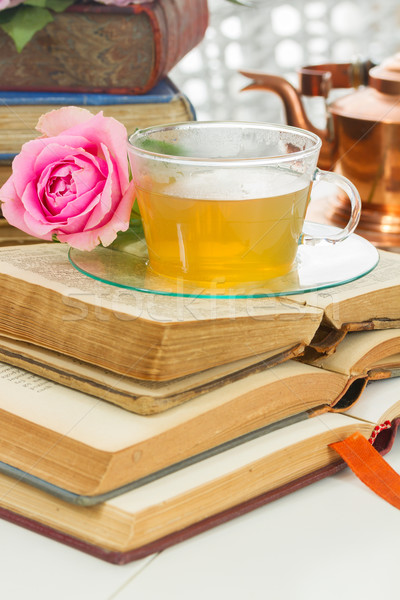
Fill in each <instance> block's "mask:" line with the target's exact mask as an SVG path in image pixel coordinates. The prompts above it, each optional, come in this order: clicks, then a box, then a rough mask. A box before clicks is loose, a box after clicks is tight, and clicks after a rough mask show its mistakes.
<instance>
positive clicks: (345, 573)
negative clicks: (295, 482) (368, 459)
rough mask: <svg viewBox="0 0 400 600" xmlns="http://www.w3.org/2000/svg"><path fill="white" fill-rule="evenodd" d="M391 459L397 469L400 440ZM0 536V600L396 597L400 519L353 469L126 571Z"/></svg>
mask: <svg viewBox="0 0 400 600" xmlns="http://www.w3.org/2000/svg"><path fill="white" fill-rule="evenodd" d="M399 396H400V379H399ZM386 459H387V461H388V462H389V463H390V464H391V465H392V466H393V467H394V468H395V469H396V470H397V471H398V472H400V436H398V439H397V441H396V442H395V444H394V446H393V448H392V450H391V452H390V453H389V454H388V455H387V457H386ZM0 539H1V544H0V565H1V566H0V598H1V599H2V600H23V599H24V600H25V599H29V600H67V599H68V600H114V599H117V600H154V599H162V600H180V599H185V600H200V599H201V600H203V599H207V600H210V599H211V600H214V599H215V600H224V599H225V598H229V599H230V600H236V599H237V600H244V599H246V600H247V599H257V600H258V599H271V600H297V599H303V598H304V599H305V600H306V599H307V600H317V599H318V600H343V599H345V600H347V599H351V600H356V599H358V598H375V597H380V596H382V594H384V595H385V596H388V595H389V596H392V597H393V598H397V597H399V594H400V592H399V589H400V588H399V583H398V581H397V574H398V570H399V558H400V557H399V549H398V547H399V540H400V514H399V512H398V511H397V510H396V509H395V508H393V507H392V506H390V505H389V504H386V503H385V502H384V501H383V500H381V499H380V498H378V497H377V496H375V495H374V494H373V493H372V492H371V491H370V490H369V489H367V488H366V487H365V486H364V485H363V484H362V483H361V482H360V481H359V480H358V479H357V478H356V477H355V475H353V474H352V473H351V472H350V471H349V470H348V469H347V470H346V471H343V472H341V473H339V474H336V475H334V476H332V477H329V478H327V479H324V480H322V481H320V482H318V483H315V484H312V485H311V486H309V487H307V488H305V489H303V490H300V491H298V492H295V493H294V494H292V495H290V496H287V497H285V498H282V499H280V500H278V501H276V502H274V503H271V504H269V505H267V506H264V507H262V508H259V509H257V510H255V511H253V512H251V513H249V514H247V515H244V516H242V517H240V518H238V519H235V520H234V521H231V522H229V523H226V524H224V525H221V526H219V527H217V528H215V529H213V530H211V531H208V532H205V533H203V534H201V535H199V536H197V537H195V538H192V539H190V540H187V541H186V542H183V543H181V544H179V545H176V546H173V547H172V548H170V549H168V550H165V551H163V552H161V553H160V554H155V555H152V556H150V557H148V558H146V559H143V560H140V561H137V562H134V563H130V564H129V565H125V566H117V565H111V564H108V563H106V562H104V561H101V560H99V559H97V558H93V557H91V556H88V555H86V554H84V553H82V552H79V551H78V550H75V549H73V548H69V547H67V546H64V545H62V544H60V543H57V542H55V541H52V540H50V539H47V538H45V537H42V536H40V535H38V534H35V533H32V532H30V531H27V530H25V529H23V528H21V527H18V526H17V525H14V524H11V523H8V522H5V521H0Z"/></svg>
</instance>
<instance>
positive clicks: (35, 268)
mask: <svg viewBox="0 0 400 600" xmlns="http://www.w3.org/2000/svg"><path fill="white" fill-rule="evenodd" d="M67 253H68V248H67V247H65V246H63V245H61V244H37V245H33V246H29V247H23V246H21V247H9V248H1V249H0V287H1V291H2V293H1V294H0V335H1V336H3V337H4V338H11V339H13V340H19V341H20V342H25V343H26V344H30V345H33V346H36V347H37V352H38V353H40V350H39V349H40V348H43V349H45V350H46V351H51V352H49V353H48V354H47V355H46V356H45V357H44V358H43V359H40V358H38V356H36V357H33V356H29V355H27V356H26V360H25V359H23V355H24V353H27V354H28V350H27V349H28V346H26V347H25V348H24V349H23V350H21V352H20V354H21V357H22V358H21V361H22V362H21V363H15V364H19V366H24V368H28V369H30V367H29V362H30V361H31V363H32V365H33V363H34V362H35V361H36V362H38V363H40V362H41V363H42V367H41V368H42V371H39V370H38V371H35V372H37V373H39V374H41V375H44V376H49V377H52V375H51V373H50V372H51V370H52V367H53V373H55V372H56V371H57V369H58V370H61V371H62V370H64V371H65V375H64V374H59V375H57V377H59V379H57V377H56V375H54V378H56V380H58V381H60V382H62V383H67V384H68V385H69V384H71V385H73V386H74V387H78V388H79V385H80V384H79V381H82V380H84V379H85V378H86V383H85V386H86V385H89V384H87V380H88V379H90V377H88V376H87V371H85V374H84V373H83V372H82V371H79V369H80V368H81V367H78V366H76V364H77V363H75V365H74V364H73V361H70V362H69V363H68V366H66V362H67V361H65V362H64V363H63V366H62V367H60V363H57V364H53V365H52V364H51V363H52V360H53V359H52V356H54V357H55V358H54V360H56V359H57V360H59V358H60V355H64V356H66V357H69V358H71V359H75V360H76V361H82V363H85V364H86V365H92V366H93V367H96V368H97V369H104V370H106V371H108V372H111V373H114V374H117V375H118V376H123V377H128V378H132V379H136V380H145V381H149V382H166V381H171V380H177V379H178V378H183V377H186V376H188V375H191V374H194V373H198V372H206V371H208V370H210V369H214V368H215V367H219V366H221V365H228V364H229V363H234V362H236V361H241V360H243V359H246V360H249V361H250V363H252V364H253V365H254V364H257V363H259V362H260V358H261V361H262V360H267V361H271V364H275V363H277V362H279V361H280V360H287V359H288V358H292V357H295V356H299V355H300V354H302V353H303V351H304V349H305V347H306V346H308V349H307V351H306V352H305V359H306V360H313V361H314V360H315V358H316V356H315V355H316V354H317V355H318V356H323V355H324V354H331V353H333V352H334V351H335V349H336V347H337V344H338V342H339V340H343V339H344V338H345V335H347V333H348V332H350V331H352V330H355V331H357V330H360V331H362V330H365V329H366V330H368V329H389V328H394V327H399V325H400V294H399V286H400V276H399V275H398V273H399V269H398V267H399V265H400V256H398V255H396V254H390V253H387V252H382V253H381V254H380V261H379V264H378V266H377V267H376V268H375V269H374V270H373V271H372V272H371V273H369V274H368V275H365V276H364V277H362V278H361V279H359V280H356V281H353V282H351V283H348V284H345V285H343V286H338V287H336V288H329V289H327V290H321V291H320V292H312V293H309V294H301V295H295V296H290V297H277V298H256V297H252V298H246V299H238V298H227V299H222V298H214V299H212V298H201V296H197V297H189V298H185V297H173V296H171V297H168V296H163V295H156V294H143V293H140V292H135V291H133V290H125V289H122V288H115V287H113V286H108V285H107V284H103V283H101V282H99V281H94V280H92V279H91V278H89V277H86V276H84V275H82V274H81V273H79V272H78V271H77V270H75V269H74V267H73V266H72V265H71V264H70V263H69V261H68V256H67ZM327 328H329V331H330V337H331V342H332V343H331V346H330V347H329V351H328V346H327V344H325V350H326V352H324V353H321V352H317V351H316V342H315V340H317V339H319V338H320V336H319V333H320V331H321V329H322V330H323V331H324V333H323V335H324V336H325V340H327V338H328V337H329V335H328V336H326V335H325V330H326V329H327ZM318 343H319V342H318ZM310 348H312V350H311V352H312V353H313V356H310V352H309V351H308V350H309V349H310ZM11 353H12V351H11ZM17 353H18V351H17ZM51 353H57V355H56V354H53V355H52V354H51ZM3 354H4V353H3ZM4 356H5V355H4ZM5 360H7V359H5ZM23 360H25V364H22V363H23ZM35 368H36V367H35ZM37 368H38V369H39V366H38V367H37ZM238 368H239V367H238ZM32 369H33V367H32ZM82 369H83V367H82ZM74 370H75V371H76V377H75V375H74ZM228 371H229V367H228ZM93 373H94V371H93ZM209 376H211V378H213V377H214V375H212V374H211V375H210V372H209V373H208V374H207V375H206V377H209ZM74 377H75V382H74V383H73V379H74ZM96 378H97V380H96ZM216 378H217V379H218V375H217V377H216ZM92 381H93V385H95V386H96V385H97V386H98V390H100V385H102V384H104V381H103V382H101V381H100V380H99V379H98V371H97V375H96V374H95V375H93V376H92ZM132 383H133V382H132ZM203 383H206V382H205V381H204V380H203ZM82 385H83V384H82ZM90 385H92V384H90ZM115 385H116V382H115V379H114V382H111V381H110V384H109V385H108V384H107V383H106V384H105V386H106V387H110V386H112V387H114V386H115ZM189 387H190V386H189ZM79 389H84V391H87V392H90V393H93V392H94V393H98V394H99V395H100V396H101V395H102V394H101V392H100V391H98V392H96V391H95V390H93V391H92V389H89V387H82V388H79ZM181 389H182V388H181ZM104 396H105V394H103V396H102V397H104ZM111 396H113V397H111ZM117 396H118V394H111V393H110V394H109V395H108V397H107V398H106V399H108V400H111V401H113V402H114V401H116V400H117ZM185 399H188V396H186V398H185V396H184V395H183V396H182V397H181V400H182V401H183V400H185ZM175 400H176V402H175ZM175 400H174V402H175V403H177V402H178V401H179V400H178V399H177V398H175ZM126 407H128V406H126ZM165 407H168V406H167V405H166V406H165ZM131 408H132V409H133V408H134V407H133V403H131ZM158 408H159V407H158ZM154 410H155V408H154V403H152V402H150V408H149V412H154ZM141 412H143V413H145V412H146V408H145V407H143V406H142V408H141Z"/></svg>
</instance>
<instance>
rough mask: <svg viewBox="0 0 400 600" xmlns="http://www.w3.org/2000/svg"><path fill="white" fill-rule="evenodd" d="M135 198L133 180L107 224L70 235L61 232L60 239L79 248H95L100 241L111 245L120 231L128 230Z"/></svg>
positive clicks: (105, 244)
mask: <svg viewBox="0 0 400 600" xmlns="http://www.w3.org/2000/svg"><path fill="white" fill-rule="evenodd" d="M134 199H135V194H134V186H133V182H131V183H130V185H129V186H128V188H127V190H126V192H125V194H124V195H123V197H122V198H121V202H120V203H119V205H118V206H117V207H116V209H115V211H114V213H113V215H112V216H111V219H110V220H109V221H108V222H107V223H106V224H105V225H103V226H102V227H100V228H96V229H92V230H90V231H83V232H80V233H73V234H69V235H64V234H59V235H58V239H59V240H60V242H66V243H68V244H69V245H70V246H73V247H74V248H78V249H79V250H93V248H95V247H96V246H97V245H98V244H99V243H102V244H103V245H104V246H109V245H110V244H111V243H112V242H113V241H114V240H115V238H116V237H117V233H118V231H126V230H127V229H128V227H129V219H130V214H131V210H132V206H133V201H134Z"/></svg>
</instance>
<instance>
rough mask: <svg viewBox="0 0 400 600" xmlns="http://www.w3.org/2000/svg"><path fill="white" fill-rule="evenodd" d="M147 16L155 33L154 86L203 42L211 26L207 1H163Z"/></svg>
mask: <svg viewBox="0 0 400 600" xmlns="http://www.w3.org/2000/svg"><path fill="white" fill-rule="evenodd" d="M148 16H149V18H150V20H152V22H153V28H154V32H155V35H154V39H155V53H156V60H155V63H156V64H155V68H154V71H153V75H152V82H153V83H154V82H155V81H157V80H158V79H159V78H160V77H162V75H163V74H164V75H165V74H167V73H168V72H169V71H170V70H171V69H172V67H173V66H174V65H176V64H177V63H178V62H179V60H180V59H181V58H182V57H183V56H185V55H186V54H187V53H188V52H189V51H190V50H192V49H193V48H194V47H195V46H197V44H198V43H199V42H200V41H201V40H202V39H203V37H204V34H205V32H206V29H207V26H208V8H207V0H195V1H193V0H163V1H162V2H161V1H160V2H159V4H158V5H157V6H156V7H155V9H152V10H151V11H149V12H148Z"/></svg>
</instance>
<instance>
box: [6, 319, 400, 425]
mask: <svg viewBox="0 0 400 600" xmlns="http://www.w3.org/2000/svg"><path fill="white" fill-rule="evenodd" d="M303 349H304V346H302V345H299V346H298V347H293V348H288V349H286V350H282V351H281V352H279V353H275V352H273V351H272V352H269V353H265V354H259V355H256V356H250V357H248V358H245V359H242V360H240V361H235V362H233V363H228V364H225V365H220V366H218V367H214V368H211V369H207V370H205V371H199V372H198V373H193V374H191V375H186V376H185V377H180V378H178V379H173V380H170V381H165V382H158V381H141V380H139V379H135V378H134V377H124V376H122V375H117V374H115V373H112V372H111V371H106V370H105V369H101V368H99V367H96V366H94V365H90V364H88V363H84V362H82V361H79V360H77V359H74V358H71V357H68V356H65V355H62V354H60V353H58V352H54V351H51V350H46V349H45V348H40V347H39V346H35V345H34V344H28V343H27V342H21V341H19V340H13V339H10V338H5V337H1V336H0V360H1V361H3V362H5V363H7V364H10V365H14V366H16V367H21V368H23V369H25V370H26V371H29V372H30V373H34V374H36V375H39V376H42V377H45V378H46V379H49V380H51V381H54V382H56V383H61V384H63V385H65V386H67V387H70V388H73V389H76V390H78V391H82V392H85V393H87V394H91V395H93V396H95V397H97V398H101V399H103V400H107V401H109V402H112V403H113V404H116V405H118V406H121V407H123V408H125V409H127V410H129V411H131V412H135V413H138V414H142V415H151V414H155V413H159V412H163V411H164V410H167V409H169V408H172V407H173V406H178V405H179V404H182V403H183V402H187V401H188V400H191V399H193V398H197V397H199V396H201V395H203V394H206V393H208V392H212V391H214V390H215V391H219V392H220V393H222V394H223V393H224V390H223V388H224V387H225V386H229V385H230V384H233V383H235V382H241V387H240V388H238V390H240V391H239V392H238V395H241V394H243V393H244V391H243V390H245V385H246V383H243V382H246V381H250V380H249V379H246V378H248V377H249V376H250V375H255V374H256V373H260V372H262V371H265V370H266V369H270V368H271V367H273V366H276V365H277V364H279V363H282V362H286V361H288V360H290V359H292V358H294V357H296V356H298V355H299V354H300V353H301V351H302V350H303ZM299 360H301V361H302V362H305V363H308V364H311V365H313V366H318V367H320V368H321V369H324V370H326V371H332V372H333V373H337V378H336V381H337V385H336V387H334V388H333V387H332V388H331V387H328V391H327V395H326V396H325V398H324V402H321V397H320V395H319V394H318V392H317V393H315V386H314V384H311V381H310V389H309V402H308V403H307V409H309V408H312V407H315V406H317V407H320V405H321V404H322V406H323V408H325V406H327V405H329V406H330V407H331V408H333V407H335V409H336V410H344V409H346V408H348V407H349V406H351V405H352V404H353V403H354V402H356V401H357V399H358V398H359V397H360V395H361V393H362V391H363V389H364V387H365V385H366V384H367V382H368V381H370V380H374V379H386V378H388V377H396V376H398V375H399V373H400V329H384V330H377V331H365V332H355V333H349V334H348V336H347V337H346V339H344V340H343V341H342V342H341V344H340V345H339V346H338V347H337V349H336V352H335V353H334V354H332V355H330V356H328V357H326V356H325V357H324V356H322V357H321V356H319V355H318V357H317V358H315V356H314V360H311V361H310V360H308V359H307V357H306V356H305V357H300V358H299ZM278 372H279V371H277V373H278ZM291 372H293V373H294V370H293V368H291V370H288V371H287V372H286V373H287V375H282V376H283V377H284V378H285V377H288V378H290V377H291ZM282 373H285V371H282ZM306 376H307V377H308V378H309V379H310V380H311V378H313V381H314V382H315V381H316V378H317V372H313V371H310V372H308V373H306ZM323 377H324V375H323V374H320V379H321V382H322V380H323ZM331 378H332V376H331ZM228 389H229V388H228ZM282 397H283V401H282V414H281V415H280V416H281V417H282V416H283V417H286V416H288V415H290V414H292V413H293V409H296V410H297V409H298V406H297V403H296V402H295V403H294V404H292V400H291V399H289V398H286V394H285V393H283V396H282Z"/></svg>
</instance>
